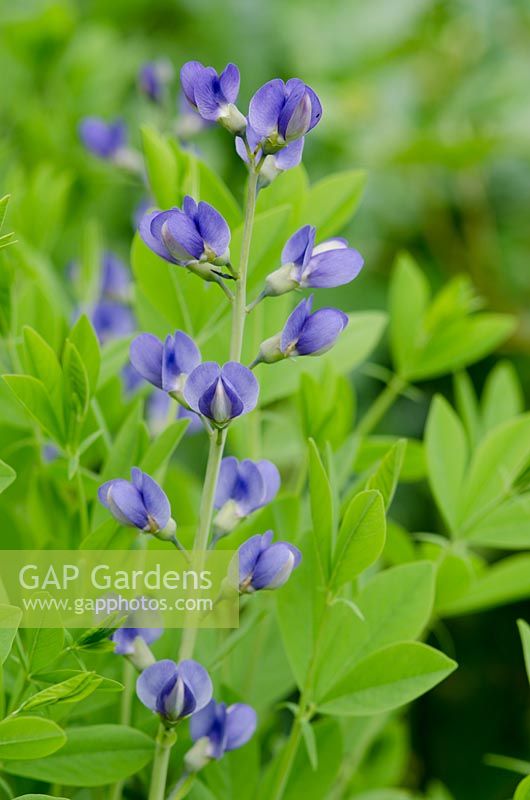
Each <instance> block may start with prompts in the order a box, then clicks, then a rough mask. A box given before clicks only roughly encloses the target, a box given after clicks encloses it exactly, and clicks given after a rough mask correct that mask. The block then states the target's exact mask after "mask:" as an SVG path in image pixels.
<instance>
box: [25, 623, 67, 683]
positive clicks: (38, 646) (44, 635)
mask: <svg viewBox="0 0 530 800" xmlns="http://www.w3.org/2000/svg"><path fill="white" fill-rule="evenodd" d="M43 617H44V612H43ZM63 644H64V631H63V630H62V629H61V628H35V629H34V630H32V631H31V632H30V633H29V643H28V647H27V651H28V661H29V672H30V673H31V674H33V673H36V672H39V671H40V670H41V669H43V668H44V667H47V666H48V664H51V663H52V662H53V661H55V659H56V658H57V657H58V655H59V654H60V653H61V652H62V649H63Z"/></svg>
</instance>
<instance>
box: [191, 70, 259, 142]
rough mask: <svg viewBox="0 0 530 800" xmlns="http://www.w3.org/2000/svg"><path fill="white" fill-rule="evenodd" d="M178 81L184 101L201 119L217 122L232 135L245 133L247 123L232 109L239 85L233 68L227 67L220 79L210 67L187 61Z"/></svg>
mask: <svg viewBox="0 0 530 800" xmlns="http://www.w3.org/2000/svg"><path fill="white" fill-rule="evenodd" d="M180 81H181V84H182V91H183V92H184V96H185V97H186V100H187V101H188V103H189V104H190V105H191V106H192V108H194V109H195V110H196V111H197V112H198V113H199V114H200V115H201V117H202V118H203V119H205V120H209V121H210V122H220V123H221V124H222V125H224V126H225V127H226V128H228V130H230V131H231V132H232V133H240V132H241V131H242V130H244V129H245V126H246V119H245V117H244V116H243V114H241V112H240V111H239V110H238V109H237V107H236V105H235V102H236V100H237V96H238V94H239V83H240V78H239V70H238V68H237V67H236V65H235V64H227V66H226V67H225V68H224V70H223V71H222V72H221V74H220V75H219V74H218V73H217V72H216V71H215V69H214V68H213V67H205V66H204V64H201V63H200V62H199V61H188V62H187V63H186V64H184V66H183V67H182V69H181V71H180Z"/></svg>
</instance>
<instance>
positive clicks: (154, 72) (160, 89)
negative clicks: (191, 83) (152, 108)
mask: <svg viewBox="0 0 530 800" xmlns="http://www.w3.org/2000/svg"><path fill="white" fill-rule="evenodd" d="M172 77H173V67H172V66H171V64H170V62H169V61H167V60H160V61H147V62H146V63H145V64H142V66H141V67H140V71H139V73H138V85H139V87H140V91H141V92H143V93H144V94H145V95H146V97H148V98H149V100H152V101H153V103H160V102H161V101H162V100H163V99H164V94H165V92H166V88H167V85H168V83H169V82H170V81H171V79H172Z"/></svg>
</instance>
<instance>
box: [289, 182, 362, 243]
mask: <svg viewBox="0 0 530 800" xmlns="http://www.w3.org/2000/svg"><path fill="white" fill-rule="evenodd" d="M365 185H366V173H365V172H363V171H362V170H349V171H348V172H338V173H336V174H335V175H328V176H327V177H326V178H322V180H320V181H318V182H317V183H315V184H313V185H312V186H311V187H310V189H309V192H308V195H307V198H306V201H305V203H304V206H303V211H302V217H303V219H304V222H305V223H306V224H309V225H315V226H316V229H317V239H318V241H322V239H326V238H328V237H329V236H335V235H336V234H337V233H340V231H341V230H342V229H343V228H344V226H345V225H346V224H347V223H348V222H349V220H350V219H351V218H352V217H353V215H354V214H355V212H356V210H357V208H358V206H359V203H360V202H361V197H362V195H363V191H364V187H365Z"/></svg>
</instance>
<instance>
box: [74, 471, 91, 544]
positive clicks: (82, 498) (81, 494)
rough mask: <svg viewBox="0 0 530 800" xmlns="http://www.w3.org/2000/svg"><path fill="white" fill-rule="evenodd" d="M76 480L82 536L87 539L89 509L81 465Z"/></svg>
mask: <svg viewBox="0 0 530 800" xmlns="http://www.w3.org/2000/svg"><path fill="white" fill-rule="evenodd" d="M76 480H77V497H78V503H79V520H80V523H81V538H82V539H85V538H86V537H87V536H88V532H89V525H88V510H87V504H86V494H85V485H84V483H83V476H82V475H81V470H80V469H79V466H78V467H77V470H76Z"/></svg>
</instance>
